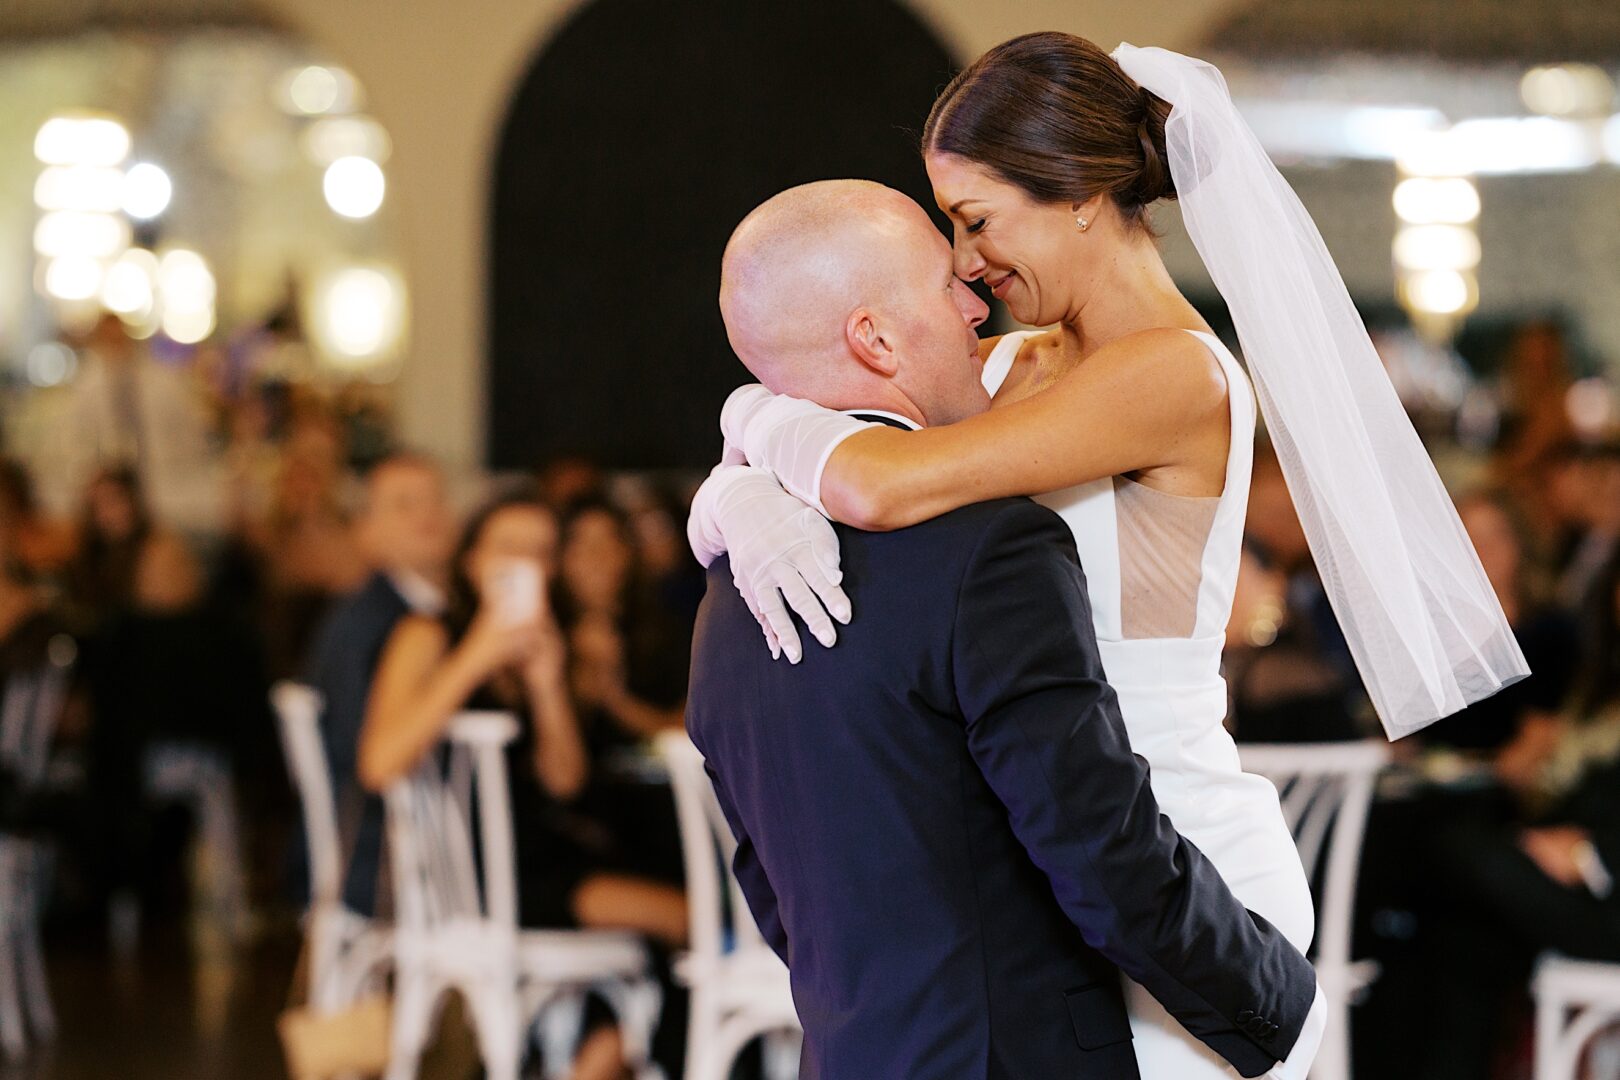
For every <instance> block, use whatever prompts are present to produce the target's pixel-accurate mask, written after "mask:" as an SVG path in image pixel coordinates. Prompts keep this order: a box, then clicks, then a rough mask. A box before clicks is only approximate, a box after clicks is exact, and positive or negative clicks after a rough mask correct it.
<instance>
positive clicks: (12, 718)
mask: <svg viewBox="0 0 1620 1080" xmlns="http://www.w3.org/2000/svg"><path fill="white" fill-rule="evenodd" d="M59 642H60V644H59ZM59 642H58V641H52V642H51V644H50V647H49V649H48V650H47V659H46V660H45V662H44V663H43V664H40V665H39V666H38V667H35V668H33V669H31V670H26V671H19V672H17V673H15V674H13V675H12V676H11V677H10V678H8V679H7V680H6V692H5V696H4V698H3V699H0V763H3V764H4V765H5V767H6V769H7V770H8V771H9V772H10V773H11V774H12V776H14V777H16V778H17V781H18V782H19V783H21V784H22V785H23V786H24V787H34V786H36V785H38V784H39V783H40V782H41V781H43V780H44V779H45V770H46V767H47V766H48V765H49V763H50V750H51V738H52V736H54V735H55V734H56V725H57V722H58V721H59V720H60V719H61V717H62V702H63V699H64V698H65V697H66V696H67V685H68V675H69V673H70V672H71V671H72V668H73V661H74V656H75V654H76V651H77V650H76V649H75V648H74V647H73V645H72V639H71V638H69V637H67V636H66V635H62V636H61V637H60V639H59Z"/></svg>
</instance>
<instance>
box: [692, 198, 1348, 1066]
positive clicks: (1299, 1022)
mask: <svg viewBox="0 0 1620 1080" xmlns="http://www.w3.org/2000/svg"><path fill="white" fill-rule="evenodd" d="M790 298H791V301H792V302H789V300H790ZM721 306H722V311H723V313H724V314H725V316H726V323H727V330H728V333H729V334H730V335H731V339H732V342H733V345H734V346H736V347H737V351H738V353H739V355H741V356H743V357H744V358H745V360H746V359H748V357H749V356H750V355H751V353H753V352H754V349H753V348H751V346H754V345H757V344H758V338H757V337H756V336H755V335H761V334H768V335H772V337H773V339H774V340H773V341H772V343H771V347H770V349H769V350H768V351H769V352H770V354H771V355H772V356H773V357H776V358H778V359H779V361H780V366H778V367H776V368H775V369H774V370H773V371H771V372H770V373H769V374H770V376H771V377H770V378H769V379H767V380H766V381H767V382H772V383H774V385H773V389H776V390H779V391H781V392H784V393H789V394H797V395H799V396H804V397H811V398H814V399H815V400H817V401H818V402H820V403H821V404H823V405H826V406H828V407H831V408H840V409H846V410H849V411H851V412H854V413H857V414H859V415H862V416H865V417H866V418H868V419H877V420H878V421H879V422H884V423H892V424H897V425H901V426H909V427H916V426H922V425H924V424H929V423H946V422H950V421H952V420H955V419H961V418H963V417H965V416H967V415H972V414H973V413H974V412H977V411H982V410H983V409H984V408H986V407H987V406H988V397H987V396H986V395H985V392H984V390H983V388H982V387H981V386H980V384H979V379H978V375H979V373H978V361H977V350H976V345H975V334H974V332H973V327H975V326H977V325H978V324H979V323H980V322H982V321H983V319H984V316H985V313H986V309H985V307H984V305H983V303H982V302H980V301H979V300H978V299H977V298H976V297H974V296H973V294H972V293H971V292H969V291H968V290H967V289H966V287H965V286H963V285H962V284H961V283H960V282H958V281H956V280H955V279H954V277H953V276H952V274H951V260H950V250H949V247H948V246H947V244H946V243H945V241H944V238H943V237H941V236H940V235H939V234H938V233H937V232H936V231H935V230H934V229H933V228H932V226H931V224H930V222H929V221H928V218H927V216H926V215H925V214H924V213H923V212H922V210H921V209H920V208H919V207H917V206H916V204H915V203H912V202H911V201H910V200H909V199H906V198H905V197H904V196H901V195H899V194H898V193H896V192H893V191H891V190H889V189H887V188H883V187H881V186H880V185H875V184H865V183H861V182H854V181H838V182H824V183H822V184H814V185H807V186H806V187H804V188H797V189H793V190H791V191H789V192H785V193H783V194H782V195H780V196H777V197H776V198H775V199H772V200H771V201H769V202H767V203H766V204H765V205H764V206H762V207H761V208H760V209H759V210H756V211H755V212H754V214H752V215H750V217H749V219H747V220H745V222H744V224H743V225H742V226H740V227H739V229H738V232H737V234H736V235H734V236H733V239H732V243H731V245H730V246H728V249H727V254H726V260H725V264H724V268H723V271H722V293H721ZM795 339H797V340H798V341H799V345H798V346H795V345H794V341H795ZM756 374H759V372H756ZM762 476H763V474H762ZM771 483H772V484H774V481H771ZM747 487H748V484H747V480H746V477H745V478H744V483H743V484H742V485H740V486H733V487H732V488H730V489H728V492H730V493H736V492H739V491H741V492H744V494H741V495H739V496H737V497H761V498H764V497H769V489H767V488H765V487H764V486H763V485H761V486H759V487H757V488H755V489H754V491H753V493H752V494H749V493H747V491H746V489H747ZM777 490H778V493H780V489H777ZM698 520H699V515H694V522H696V521H698ZM836 535H837V539H838V542H839V546H840V547H841V549H842V552H843V584H844V586H845V587H846V589H847V590H848V592H849V594H850V597H851V598H852V599H854V600H856V601H857V605H856V610H857V611H859V612H860V614H859V615H858V616H857V617H855V619H854V620H853V621H852V622H850V623H849V624H848V625H847V626H846V627H844V628H843V629H841V630H840V631H839V635H840V636H841V637H842V638H843V640H842V641H841V642H840V643H839V646H838V648H836V649H828V650H809V651H807V652H805V653H804V654H803V659H802V662H800V663H798V664H797V665H789V664H785V663H780V662H777V661H775V660H773V659H772V657H771V655H770V654H769V653H768V652H767V651H766V650H765V649H763V648H761V646H760V643H759V640H758V638H757V636H756V635H757V632H758V631H757V629H756V626H755V624H756V621H757V618H756V616H755V615H754V614H753V613H751V612H750V610H749V608H748V605H747V604H746V603H745V601H744V600H743V599H742V598H741V597H740V596H739V594H738V591H737V590H736V589H734V588H733V587H732V582H731V580H730V574H731V571H730V564H729V561H728V559H726V558H720V559H717V560H716V561H715V562H713V563H712V564H711V565H710V567H709V589H708V593H707V596H706V598H705V599H704V601H703V605H702V608H701V609H700V613H699V617H698V624H697V630H696V639H695V642H694V648H693V657H692V678H691V689H690V699H689V704H688V710H687V727H688V730H689V732H690V733H691V735H692V738H693V740H694V741H695V742H696V744H697V746H698V748H699V749H700V750H701V751H702V752H703V754H704V756H705V758H706V760H707V762H708V768H709V772H710V776H711V778H712V779H713V781H714V786H715V791H716V794H717V796H718V797H719V801H720V804H721V807H722V809H723V811H724V812H725V815H726V818H727V820H728V822H729V823H730V825H731V828H732V830H733V832H734V833H735V835H736V838H737V841H738V848H737V854H736V858H735V870H736V873H737V876H738V880H739V882H740V883H741V885H742V888H743V891H744V894H745V896H746V897H747V900H748V904H749V907H750V909H751V911H752V913H753V915H754V918H755V920H756V921H757V922H758V924H759V926H760V929H761V932H762V933H763V935H764V936H765V938H766V939H767V940H768V941H769V942H770V944H771V945H772V947H773V948H774V949H775V950H776V951H777V952H778V953H779V954H780V955H781V956H782V958H783V960H784V961H785V962H786V963H787V965H788V968H789V971H790V973H791V977H792V985H793V995H794V1001H795V1004H796V1006H797V1008H798V1012H799V1016H800V1019H801V1021H802V1022H803V1025H804V1029H805V1042H804V1059H803V1065H802V1067H801V1076H802V1077H805V1078H806V1080H868V1078H879V1077H882V1078H888V1077H905V1078H907V1080H966V1078H970V1077H983V1078H987V1080H988V1078H1004V1080H1047V1078H1052V1077H1060V1076H1061V1077H1078V1078H1087V1080H1090V1078H1115V1077H1136V1076H1138V1068H1137V1062H1136V1058H1135V1055H1134V1053H1133V1050H1132V1044H1131V1027H1130V1021H1129V1018H1128V1016H1127V1013H1126V1009H1125V1005H1124V1000H1123V996H1122V989H1121V979H1120V972H1121V971H1123V972H1124V973H1125V974H1127V975H1129V976H1130V977H1131V978H1133V979H1135V980H1136V981H1138V982H1139V983H1141V984H1142V985H1144V986H1145V987H1147V988H1148V989H1149V990H1150V991H1151V992H1152V993H1153V994H1154V996H1155V997H1157V998H1158V999H1159V1000H1160V1001H1161V1002H1162V1003H1163V1004H1164V1005H1165V1006H1166V1008H1167V1009H1168V1010H1169V1011H1170V1012H1171V1013H1172V1014H1173V1015H1174V1016H1175V1017H1176V1018H1177V1019H1178V1020H1179V1021H1180V1022H1181V1023H1182V1024H1183V1025H1184V1026H1185V1027H1186V1028H1187V1029H1188V1030H1189V1031H1190V1032H1191V1033H1192V1034H1194V1035H1195V1036H1197V1037H1198V1038H1199V1039H1201V1040H1202V1041H1203V1042H1204V1043H1205V1044H1206V1045H1207V1046H1208V1047H1209V1048H1210V1049H1211V1050H1213V1051H1214V1052H1215V1053H1217V1054H1219V1055H1220V1056H1221V1057H1222V1058H1224V1059H1225V1060H1226V1061H1227V1062H1229V1063H1230V1064H1231V1065H1232V1066H1233V1067H1234V1068H1236V1069H1237V1070H1238V1072H1240V1073H1241V1074H1243V1075H1245V1076H1259V1075H1263V1074H1270V1075H1273V1076H1279V1077H1303V1075H1304V1073H1305V1071H1306V1069H1307V1068H1308V1067H1309V1064H1310V1059H1311V1057H1312V1056H1313V1055H1314V1052H1315V1047H1316V1044H1317V1042H1318V1041H1319V1040H1320V1037H1321V1023H1322V1021H1321V1017H1322V1015H1323V1014H1322V1011H1321V1008H1320V1006H1319V1004H1318V988H1317V986H1316V981H1315V978H1314V976H1313V974H1312V971H1311V968H1310V965H1309V964H1308V963H1307V962H1306V960H1305V958H1304V957H1303V956H1301V955H1300V954H1299V952H1298V951H1296V950H1295V949H1294V948H1293V946H1291V945H1290V944H1289V943H1288V942H1287V941H1286V940H1285V939H1284V938H1283V936H1282V935H1281V934H1280V933H1279V932H1278V931H1277V930H1276V929H1275V928H1274V927H1272V926H1271V925H1270V924H1269V923H1267V922H1266V921H1265V920H1264V919H1262V918H1260V917H1259V916H1256V915H1253V914H1252V913H1250V912H1248V911H1246V910H1245V909H1244V908H1243V907H1242V906H1241V905H1240V904H1239V903H1238V901H1237V900H1236V899H1235V898H1234V897H1233V896H1232V895H1231V893H1230V891H1229V890H1228V889H1227V887H1226V885H1225V883H1224V882H1223V881H1222V880H1221V878H1220V875H1219V874H1218V873H1217V872H1216V870H1215V869H1214V867H1213V866H1211V865H1210V864H1209V863H1208V861H1206V860H1205V858H1204V857H1203V856H1202V855H1201V854H1200V853H1199V852H1198V850H1197V849H1196V848H1195V847H1193V846H1192V845H1191V844H1190V843H1188V842H1187V841H1186V840H1184V839H1183V838H1181V837H1180V836H1178V835H1177V834H1176V833H1175V831H1174V830H1173V829H1172V828H1171V826H1170V823H1169V821H1168V820H1167V819H1166V818H1164V817H1163V816H1161V815H1160V813H1159V810H1158V806H1157V804H1156V802H1155V801H1154V798H1153V794H1152V791H1151V789H1150V787H1149V778H1148V770H1147V766H1146V763H1145V762H1143V761H1142V760H1141V759H1140V758H1138V757H1136V756H1134V755H1133V754H1132V752H1131V748H1130V745H1129V742H1128V740H1127V737H1126V734H1125V729H1124V726H1123V722H1122V720H1121V718H1120V714H1119V708H1118V703H1117V701H1116V699H1115V696H1114V693H1113V691H1112V690H1111V689H1110V688H1109V686H1108V684H1107V682H1106V679H1105V677H1104V673H1103V670H1102V664H1101V661H1100V659H1099V656H1098V651H1097V647H1096V641H1095V635H1094V630H1093V625H1092V619H1091V611H1090V606H1089V600H1088V598H1087V594H1086V588H1085V579H1084V576H1083V573H1082V571H1081V568H1080V565H1079V560H1078V557H1077V555H1076V551H1075V545H1074V540H1073V537H1072V535H1071V534H1070V533H1069V531H1068V528H1067V526H1065V525H1064V524H1063V523H1062V521H1061V520H1060V519H1059V518H1058V517H1057V516H1056V515H1055V514H1053V513H1051V512H1050V511H1048V510H1045V509H1043V508H1041V507H1039V506H1037V505H1036V504H1035V503H1033V502H1031V501H1029V500H1027V499H1000V500H996V501H993V502H987V503H981V504H978V505H973V506H968V507H965V508H963V509H961V510H957V511H955V512H952V513H949V514H946V515H944V516H942V517H939V518H936V519H934V520H932V521H929V522H927V523H925V524H922V525H918V526H915V527H913V528H910V529H905V530H901V531H898V532H893V533H885V534H872V533H861V532H858V531H855V530H853V529H848V528H845V527H842V526H839V527H837V534H836ZM733 539H734V538H733ZM699 541H700V538H697V537H694V542H695V543H699ZM857 594H858V595H857ZM833 606H834V607H836V606H837V605H836V604H835V605H833ZM812 629H813V630H814V628H812ZM1149 1080H1172V1078H1169V1077H1150V1078H1149Z"/></svg>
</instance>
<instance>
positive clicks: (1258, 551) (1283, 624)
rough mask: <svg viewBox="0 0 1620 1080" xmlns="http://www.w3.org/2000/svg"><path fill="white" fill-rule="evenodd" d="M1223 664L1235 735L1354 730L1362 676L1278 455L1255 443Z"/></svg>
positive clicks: (1257, 737)
mask: <svg viewBox="0 0 1620 1080" xmlns="http://www.w3.org/2000/svg"><path fill="white" fill-rule="evenodd" d="M1226 641H1227V645H1226V650H1225V652H1224V654H1223V667H1224V670H1225V675H1226V682H1227V687H1228V691H1229V693H1230V695H1231V708H1230V710H1229V715H1230V718H1231V719H1230V723H1231V725H1232V731H1233V735H1234V737H1236V738H1237V739H1238V740H1239V741H1240V742H1329V741H1334V740H1338V739H1353V738H1355V737H1357V735H1358V734H1360V727H1361V726H1360V724H1359V722H1358V712H1359V710H1360V709H1361V707H1362V705H1363V701H1362V697H1361V694H1360V687H1361V683H1360V681H1359V678H1358V676H1357V675H1356V672H1355V667H1354V664H1353V662H1352V661H1351V659H1350V656H1349V650H1348V648H1347V647H1346V645H1345V643H1344V636H1343V634H1342V633H1341V632H1340V631H1339V628H1338V621H1337V620H1336V619H1335V618H1334V616H1333V611H1332V608H1331V607H1330V606H1329V604H1328V600H1327V594H1326V593H1325V592H1324V591H1323V589H1322V583H1321V580H1320V579H1319V578H1318V577H1317V574H1316V568H1315V566H1314V564H1313V563H1312V561H1311V556H1310V548H1309V547H1308V546H1307V544H1306V541H1305V531H1304V529H1303V528H1302V527H1301V525H1300V523H1299V515H1298V514H1297V513H1296V512H1295V511H1294V504H1293V500H1292V498H1291V497H1290V496H1289V494H1288V486H1287V483H1286V482H1285V480H1284V478H1283V474H1282V467H1281V466H1280V465H1279V464H1278V462H1277V459H1276V456H1275V455H1274V454H1272V453H1270V452H1269V450H1268V449H1267V448H1265V447H1264V446H1262V447H1257V448H1256V453H1255V461H1254V478H1253V481H1252V484H1251V487H1250V489H1249V516H1248V527H1247V532H1246V535H1245V538H1244V544H1243V552H1242V555H1241V558H1240V561H1239V569H1238V581H1237V589H1236V593H1235V595H1234V597H1233V605H1232V618H1231V622H1230V623H1229V625H1228V627H1227V634H1226Z"/></svg>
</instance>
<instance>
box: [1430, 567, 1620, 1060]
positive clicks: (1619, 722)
mask: <svg viewBox="0 0 1620 1080" xmlns="http://www.w3.org/2000/svg"><path fill="white" fill-rule="evenodd" d="M1588 614H1589V619H1590V624H1589V627H1588V628H1587V631H1586V633H1585V634H1583V638H1584V640H1585V642H1586V644H1587V648H1586V650H1585V658H1584V660H1583V662H1582V671H1581V672H1580V673H1579V674H1578V675H1577V676H1576V679H1575V686H1576V690H1575V692H1574V697H1573V698H1572V703H1573V704H1572V709H1571V711H1570V714H1569V715H1570V723H1571V726H1570V728H1569V731H1568V732H1567V734H1566V735H1565V741H1564V745H1563V746H1561V747H1560V748H1559V752H1558V753H1557V754H1555V755H1554V756H1553V760H1552V762H1551V764H1550V765H1549V767H1548V768H1546V769H1545V770H1543V775H1542V777H1541V778H1540V780H1541V783H1540V785H1539V787H1540V790H1539V791H1537V792H1536V793H1535V794H1536V796H1537V803H1538V807H1537V808H1536V809H1535V810H1534V811H1533V812H1532V813H1531V815H1530V816H1529V817H1528V818H1521V817H1519V816H1518V815H1508V814H1503V815H1500V816H1491V815H1488V814H1483V813H1480V812H1479V811H1478V809H1477V808H1475V809H1471V810H1469V811H1468V812H1464V813H1459V814H1455V815H1453V816H1452V817H1451V818H1450V819H1449V820H1443V821H1441V822H1438V823H1436V824H1435V826H1433V827H1432V828H1430V829H1427V830H1426V832H1427V834H1428V835H1427V839H1428V841H1429V843H1428V845H1427V848H1428V850H1427V856H1426V860H1425V865H1426V867H1427V872H1428V873H1429V874H1430V875H1432V877H1431V880H1430V882H1429V884H1430V885H1431V887H1432V888H1433V890H1434V891H1435V892H1436V894H1437V896H1438V900H1439V905H1438V910H1437V911H1436V913H1435V917H1434V919H1433V925H1432V926H1430V927H1429V928H1428V930H1427V931H1426V933H1425V939H1426V940H1427V942H1428V948H1429V950H1430V953H1429V956H1428V957H1427V964H1426V967H1425V970H1426V972H1427V973H1428V974H1427V980H1428V982H1427V986H1426V991H1427V993H1426V998H1427V1000H1428V1001H1429V1002H1430V1003H1431V1005H1430V1007H1429V1008H1428V1009H1427V1010H1426V1013H1425V1024H1424V1031H1425V1033H1426V1036H1427V1038H1428V1040H1429V1049H1428V1053H1427V1056H1426V1058H1425V1059H1424V1061H1425V1066H1426V1067H1425V1068H1424V1069H1422V1070H1420V1072H1419V1073H1418V1075H1422V1076H1424V1077H1428V1078H1438V1080H1450V1078H1456V1080H1463V1078H1464V1077H1468V1078H1474V1077H1480V1076H1488V1075H1491V1073H1490V1062H1491V1058H1492V1056H1493V1054H1494V1053H1495V1052H1496V1051H1498V1050H1499V1049H1500V1047H1498V1046H1497V1045H1496V1043H1497V1041H1498V1040H1497V1038H1496V1037H1494V1035H1493V1033H1499V1032H1501V1031H1503V1030H1509V1031H1511V1030H1513V1029H1514V1025H1510V1024H1502V1023H1501V1020H1502V1017H1503V1015H1504V1011H1505V1009H1506V1008H1507V1007H1509V1006H1511V1005H1512V1004H1513V1003H1514V1002H1515V1001H1517V1002H1519V1003H1520V1004H1521V1006H1522V998H1523V995H1524V987H1525V986H1526V982H1527V980H1528V978H1529V975H1530V970H1531V967H1532V966H1533V964H1534V961H1535V958H1536V957H1537V956H1538V955H1540V954H1541V953H1542V952H1544V951H1546V950H1555V951H1557V952H1560V953H1563V954H1564V955H1567V956H1573V957H1578V958H1584V959H1591V960H1603V961H1608V962H1620V888H1617V887H1616V886H1617V882H1620V877H1617V874H1620V560H1616V561H1615V562H1613V563H1611V564H1610V565H1609V566H1608V567H1607V568H1606V569H1605V571H1604V573H1603V574H1602V576H1601V578H1600V580H1599V582H1598V583H1597V586H1596V588H1595V590H1594V595H1593V602H1592V605H1591V609H1590V611H1589V613H1588Z"/></svg>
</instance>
